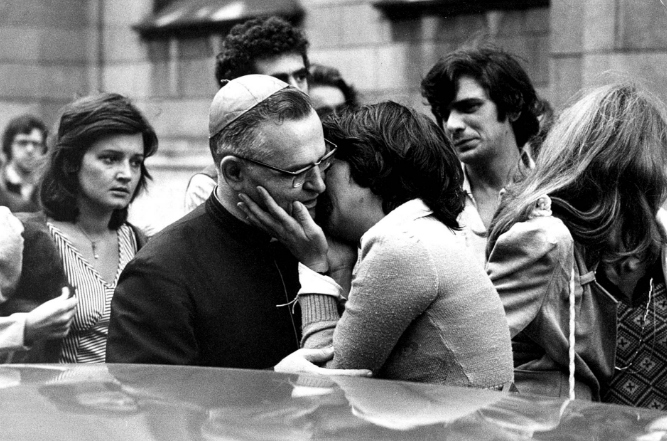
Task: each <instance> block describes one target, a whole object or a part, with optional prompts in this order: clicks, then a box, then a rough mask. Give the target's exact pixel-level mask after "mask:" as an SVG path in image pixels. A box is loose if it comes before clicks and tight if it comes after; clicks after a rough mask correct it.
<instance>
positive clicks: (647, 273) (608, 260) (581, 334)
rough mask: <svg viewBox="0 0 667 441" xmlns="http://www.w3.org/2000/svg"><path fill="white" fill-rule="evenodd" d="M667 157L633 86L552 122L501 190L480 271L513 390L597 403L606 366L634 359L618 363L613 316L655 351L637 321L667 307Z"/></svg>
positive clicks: (650, 328) (661, 126) (664, 120)
mask: <svg viewBox="0 0 667 441" xmlns="http://www.w3.org/2000/svg"><path fill="white" fill-rule="evenodd" d="M666 159H667V112H666V110H665V107H664V105H663V104H662V103H661V102H660V101H659V100H658V99H656V98H655V97H653V96H651V95H650V94H649V93H648V92H646V91H644V90H642V89H641V88H639V87H637V86H635V85H630V84H614V85H607V86H603V87H600V88H597V89H595V90H592V91H591V92H589V93H587V94H586V95H584V96H583V97H582V98H581V99H579V100H578V101H577V102H576V103H575V104H573V105H572V106H571V107H569V108H568V109H566V110H565V111H564V112H563V113H562V115H561V116H560V117H559V119H558V120H557V122H556V123H555V125H554V126H553V127H552V129H551V131H550V132H549V135H548V136H547V138H546V140H545V142H544V145H543V147H542V149H541V151H540V155H539V156H538V158H537V161H536V164H535V169H534V170H533V171H532V172H531V173H529V174H528V175H527V176H526V177H524V178H523V179H521V180H519V181H518V182H516V183H515V184H513V185H512V186H510V187H509V188H508V189H507V192H506V194H505V196H504V199H503V202H502V203H501V206H500V208H499V210H498V212H497V213H496V216H495V218H494V221H493V223H492V225H491V229H490V235H489V243H488V248H487V253H488V256H489V260H488V264H487V272H488V274H489V276H490V277H491V280H492V281H493V284H494V286H495V287H496V289H497V290H498V293H499V294H500V297H501V299H502V301H503V305H504V307H505V312H506V314H507V320H508V323H509V326H510V334H511V336H512V346H513V353H514V366H515V381H516V385H517V388H518V389H519V391H520V392H532V393H539V394H545V395H555V396H559V395H564V396H567V395H569V396H572V395H575V392H576V397H577V398H588V399H594V400H600V399H601V396H602V395H603V394H604V393H606V390H607V386H608V383H609V381H610V380H611V378H612V376H613V375H614V371H615V367H616V368H617V369H627V368H628V367H630V366H631V365H632V364H634V367H633V369H638V362H639V361H640V360H639V359H630V360H627V359H626V360H621V358H620V357H621V355H622V352H623V351H622V349H623V346H624V345H623V344H621V343H622V341H623V339H624V338H625V337H623V336H622V334H621V330H622V328H623V326H625V325H627V323H625V322H624V320H623V319H622V320H620V323H619V324H618V327H619V331H618V333H617V315H618V316H619V317H621V318H622V315H621V311H622V310H623V308H629V309H636V310H637V311H638V312H640V313H641V315H642V316H643V317H644V322H642V324H641V326H640V328H641V331H640V332H638V334H639V336H636V337H635V341H634V345H635V346H638V347H639V349H638V351H639V350H641V349H646V348H647V345H648V346H650V345H651V342H653V343H655V335H654V334H653V332H654V331H655V322H654V323H653V325H649V324H648V323H647V321H646V315H648V311H650V310H653V311H654V317H653V318H654V319H655V308H656V305H658V301H659V300H660V299H662V300H664V299H666V298H665V288H664V275H663V268H662V264H661V263H662V259H660V253H661V249H662V248H663V247H664V245H665V242H666V240H665V237H666V235H665V230H664V228H663V226H662V224H661V222H660V220H659V219H660V217H661V216H660V215H659V210H660V206H661V204H662V203H663V202H664V201H665V197H666V196H667V170H666V168H665V166H666V165H667V162H666ZM662 300H661V301H662ZM623 305H627V306H623ZM644 312H646V314H644ZM617 341H618V342H619V349H618V351H617V350H616V347H617ZM630 343H632V342H630ZM649 349H650V348H649ZM635 355H637V354H636V353H635ZM653 361H654V362H655V361H656V360H655V357H654V360H653Z"/></svg>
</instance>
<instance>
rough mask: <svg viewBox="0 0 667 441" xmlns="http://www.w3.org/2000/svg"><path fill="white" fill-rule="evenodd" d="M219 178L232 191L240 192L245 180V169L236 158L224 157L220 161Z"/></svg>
mask: <svg viewBox="0 0 667 441" xmlns="http://www.w3.org/2000/svg"><path fill="white" fill-rule="evenodd" d="M219 173H220V176H222V179H224V181H225V182H226V183H227V185H229V186H230V187H231V188H232V189H234V190H240V189H241V188H242V185H243V180H244V179H245V168H244V167H243V164H242V163H241V159H239V158H237V157H236V156H225V157H224V158H222V161H220V169H219Z"/></svg>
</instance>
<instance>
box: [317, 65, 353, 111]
mask: <svg viewBox="0 0 667 441" xmlns="http://www.w3.org/2000/svg"><path fill="white" fill-rule="evenodd" d="M309 70H310V83H309V84H310V88H309V92H308V94H309V95H310V101H311V103H312V105H313V108H314V109H315V111H316V112H317V114H318V115H319V116H320V118H324V117H325V116H326V115H328V114H330V113H332V112H336V111H339V110H341V109H342V108H343V107H345V106H347V107H357V106H359V97H358V94H357V91H356V89H355V88H354V87H352V86H351V85H350V84H348V83H347V82H346V81H345V80H344V79H343V77H342V75H341V74H340V72H339V71H338V69H336V68H335V67H330V66H324V65H322V64H311V65H310V69H309Z"/></svg>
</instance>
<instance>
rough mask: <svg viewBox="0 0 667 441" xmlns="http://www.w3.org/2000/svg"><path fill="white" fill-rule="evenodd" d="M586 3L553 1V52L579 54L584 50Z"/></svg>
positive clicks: (573, 0)
mask: <svg viewBox="0 0 667 441" xmlns="http://www.w3.org/2000/svg"><path fill="white" fill-rule="evenodd" d="M585 4H586V3H585V2H583V1H581V0H551V14H550V15H551V51H552V52H553V53H554V54H578V53H581V51H582V50H583V28H584V26H585V23H584V11H585V9H584V7H585Z"/></svg>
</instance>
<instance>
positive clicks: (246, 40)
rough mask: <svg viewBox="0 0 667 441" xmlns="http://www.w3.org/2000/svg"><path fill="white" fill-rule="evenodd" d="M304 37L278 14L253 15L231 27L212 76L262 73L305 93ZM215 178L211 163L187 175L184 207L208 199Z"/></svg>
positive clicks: (191, 207)
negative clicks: (272, 15)
mask: <svg viewBox="0 0 667 441" xmlns="http://www.w3.org/2000/svg"><path fill="white" fill-rule="evenodd" d="M307 48H308V40H306V37H305V36H304V34H303V32H301V31H300V30H299V29H297V28H296V27H294V26H292V25H291V24H290V23H289V22H288V21H286V20H284V19H282V18H280V17H268V18H254V19H252V20H248V21H246V22H245V23H241V24H238V25H236V26H234V27H233V28H232V30H231V31H230V32H229V34H228V35H227V37H225V40H224V41H223V43H222V51H221V52H220V53H219V54H218V55H217V56H216V59H215V78H216V81H217V84H218V86H220V87H222V85H223V84H222V82H223V80H233V79H236V78H238V77H242V76H243V75H250V74H262V75H269V76H272V77H275V78H278V79H279V80H281V81H284V82H285V83H287V84H289V85H290V86H293V87H296V88H297V89H299V90H301V91H302V92H304V93H308V67H309V62H308V53H307V52H306V50H307ZM217 179H218V171H217V170H216V168H215V166H214V165H213V164H211V165H209V166H208V167H206V168H205V169H204V170H202V171H200V172H199V173H197V174H195V175H194V176H192V178H190V182H188V187H187V189H186V190H185V211H186V212H190V211H192V210H194V209H195V208H196V207H197V206H198V205H200V204H201V203H203V202H204V201H205V200H206V199H208V197H209V195H210V194H211V192H212V191H213V188H214V187H215V184H216V182H217Z"/></svg>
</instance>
